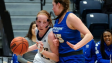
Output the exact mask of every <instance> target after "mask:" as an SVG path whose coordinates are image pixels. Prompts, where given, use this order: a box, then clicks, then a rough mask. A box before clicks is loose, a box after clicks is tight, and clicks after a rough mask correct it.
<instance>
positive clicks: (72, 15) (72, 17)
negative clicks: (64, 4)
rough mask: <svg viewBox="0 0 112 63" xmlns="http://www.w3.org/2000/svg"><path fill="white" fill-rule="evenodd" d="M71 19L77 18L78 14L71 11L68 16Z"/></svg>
mask: <svg viewBox="0 0 112 63" xmlns="http://www.w3.org/2000/svg"><path fill="white" fill-rule="evenodd" d="M67 18H68V19H69V20H72V19H75V18H77V16H76V15H75V14H73V13H69V15H68V17H67Z"/></svg>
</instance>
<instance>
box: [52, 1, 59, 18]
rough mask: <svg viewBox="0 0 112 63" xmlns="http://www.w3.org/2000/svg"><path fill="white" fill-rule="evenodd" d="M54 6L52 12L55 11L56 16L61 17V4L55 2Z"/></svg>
mask: <svg viewBox="0 0 112 63" xmlns="http://www.w3.org/2000/svg"><path fill="white" fill-rule="evenodd" d="M52 5H53V8H52V10H53V11H54V14H55V15H56V16H58V15H59V11H60V10H59V4H56V3H55V2H52Z"/></svg>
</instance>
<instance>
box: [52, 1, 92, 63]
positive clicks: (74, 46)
mask: <svg viewBox="0 0 112 63" xmlns="http://www.w3.org/2000/svg"><path fill="white" fill-rule="evenodd" d="M52 4H53V8H52V9H53V11H54V14H55V15H56V16H57V18H56V23H55V25H54V27H53V33H54V34H55V36H56V37H57V39H58V40H59V63H84V62H85V59H84V55H83V48H82V47H83V46H84V45H85V44H87V43H88V42H89V41H90V40H92V39H93V36H92V34H91V33H90V31H89V30H88V29H87V27H86V26H85V25H84V24H83V23H82V21H81V20H80V19H79V18H78V17H77V16H76V15H75V14H73V13H71V12H68V10H69V4H70V1H69V0H53V2H52ZM80 32H81V33H83V34H84V35H85V36H84V38H83V39H82V40H81V37H80Z"/></svg>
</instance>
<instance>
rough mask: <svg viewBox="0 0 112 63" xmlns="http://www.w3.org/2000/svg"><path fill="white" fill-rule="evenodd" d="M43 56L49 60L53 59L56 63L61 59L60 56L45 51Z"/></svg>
mask: <svg viewBox="0 0 112 63" xmlns="http://www.w3.org/2000/svg"><path fill="white" fill-rule="evenodd" d="M42 54H43V55H44V56H45V57H47V58H50V59H52V60H54V61H56V62H58V61H59V57H58V55H56V54H55V53H51V52H48V51H45V50H44V51H43V52H42Z"/></svg>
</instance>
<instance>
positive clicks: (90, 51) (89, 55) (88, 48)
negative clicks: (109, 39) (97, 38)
mask: <svg viewBox="0 0 112 63" xmlns="http://www.w3.org/2000/svg"><path fill="white" fill-rule="evenodd" d="M83 53H84V56H85V63H95V61H96V59H97V57H96V54H95V42H94V40H91V41H90V42H88V43H87V44H86V45H84V46H83Z"/></svg>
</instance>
